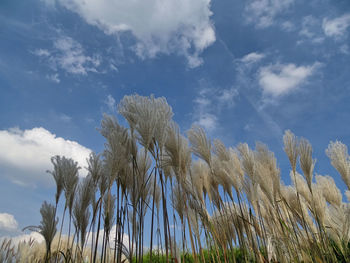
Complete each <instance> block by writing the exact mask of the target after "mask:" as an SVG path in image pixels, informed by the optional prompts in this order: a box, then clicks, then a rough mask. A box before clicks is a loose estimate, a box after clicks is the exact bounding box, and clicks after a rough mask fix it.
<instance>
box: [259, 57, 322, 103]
mask: <svg viewBox="0 0 350 263" xmlns="http://www.w3.org/2000/svg"><path fill="white" fill-rule="evenodd" d="M319 65H320V63H317V62H316V63H314V64H313V65H309V66H296V65H295V64H275V65H270V66H266V67H262V68H261V69H260V71H259V84H260V86H261V88H262V90H263V94H264V95H267V96H272V97H275V98H276V97H278V96H282V95H285V94H288V93H290V92H292V91H294V90H295V89H297V88H298V87H299V86H300V85H301V84H302V83H304V82H305V81H306V80H307V78H308V77H310V76H311V75H312V74H313V73H314V71H315V69H316V68H317V67H318V66H319Z"/></svg>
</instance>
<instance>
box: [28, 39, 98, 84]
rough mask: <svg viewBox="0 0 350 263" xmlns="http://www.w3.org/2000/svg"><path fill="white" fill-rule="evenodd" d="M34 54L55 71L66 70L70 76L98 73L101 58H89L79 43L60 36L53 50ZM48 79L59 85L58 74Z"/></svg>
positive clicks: (43, 50) (94, 56)
mask: <svg viewBox="0 0 350 263" xmlns="http://www.w3.org/2000/svg"><path fill="white" fill-rule="evenodd" d="M33 53H34V54H35V55H37V56H39V57H41V58H42V59H44V60H46V61H47V62H48V63H49V65H50V66H51V68H52V69H53V70H55V71H57V70H58V69H61V70H64V71H66V72H68V73H70V74H77V75H87V74H88V72H98V67H99V66H100V64H101V58H100V56H98V55H96V54H95V55H93V56H88V55H86V54H85V51H84V48H83V47H82V46H81V44H80V43H79V42H77V41H76V40H74V39H73V38H71V37H68V36H60V37H59V38H57V39H56V40H55V41H54V43H53V49H51V50H48V49H36V50H34V51H33ZM48 79H50V80H52V81H54V82H56V83H59V81H60V80H59V79H58V74H52V75H48Z"/></svg>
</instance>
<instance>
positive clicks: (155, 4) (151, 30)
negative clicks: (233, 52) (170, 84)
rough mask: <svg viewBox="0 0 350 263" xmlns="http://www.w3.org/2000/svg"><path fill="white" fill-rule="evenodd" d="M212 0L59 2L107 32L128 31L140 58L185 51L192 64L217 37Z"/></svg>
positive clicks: (77, 0)
mask: <svg viewBox="0 0 350 263" xmlns="http://www.w3.org/2000/svg"><path fill="white" fill-rule="evenodd" d="M210 2H211V1H210V0H205V1H203V0H192V1H187V0H163V1H147V2H145V1H142V0H136V1H114V0H106V1H80V0H73V1H65V0H57V3H60V4H61V5H63V6H65V7H66V8H67V9H69V10H71V11H73V12H76V13H78V14H79V15H80V16H81V17H82V18H83V19H84V20H85V21H86V22H87V23H89V24H91V25H95V26H97V27H98V28H100V29H101V30H103V31H104V32H105V33H106V34H110V35H118V34H120V33H121V32H125V31H129V32H131V33H132V34H133V36H134V37H135V38H136V44H135V45H134V47H133V50H134V51H135V53H136V54H137V55H138V56H139V57H141V58H154V57H155V56H157V55H158V54H159V53H163V54H169V53H175V54H180V55H184V56H185V57H186V58H187V60H188V65H189V66H190V67H196V66H199V65H200V64H201V63H202V59H201V57H200V54H201V52H202V51H203V50H204V49H206V48H207V47H208V46H210V45H211V44H213V43H214V41H215V39H216V38H215V29H214V25H213V23H212V21H211V20H210V17H211V15H212V12H211V10H210V4H211V3H210Z"/></svg>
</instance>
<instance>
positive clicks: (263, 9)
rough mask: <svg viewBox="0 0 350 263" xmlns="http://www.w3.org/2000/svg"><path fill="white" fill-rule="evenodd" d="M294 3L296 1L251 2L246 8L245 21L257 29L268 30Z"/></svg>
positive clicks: (261, 0) (266, 0)
mask: <svg viewBox="0 0 350 263" xmlns="http://www.w3.org/2000/svg"><path fill="white" fill-rule="evenodd" d="M294 2H295V0H251V1H249V3H248V4H247V5H246V7H245V20H246V21H247V22H248V23H252V24H255V25H256V27H257V28H267V27H269V26H271V25H273V24H274V22H275V18H276V17H277V16H278V15H280V14H281V13H283V12H284V11H285V10H287V9H288V8H290V7H291V6H292V5H293V3H294Z"/></svg>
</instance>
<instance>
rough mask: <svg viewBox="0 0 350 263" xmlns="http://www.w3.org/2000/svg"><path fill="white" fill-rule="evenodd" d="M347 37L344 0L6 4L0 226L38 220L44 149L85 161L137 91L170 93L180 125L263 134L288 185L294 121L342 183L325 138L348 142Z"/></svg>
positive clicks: (45, 196) (230, 142)
mask: <svg viewBox="0 0 350 263" xmlns="http://www.w3.org/2000/svg"><path fill="white" fill-rule="evenodd" d="M349 35H350V2H349V1H348V0H338V1H332V0H311V1H302V0H249V1H238V0H214V1H211V0H191V1H188V0H176V1H175V0H146V1H145V0H135V1H122V0H104V1H97V0H85V1H84V0H41V1H40V0H26V1H19V0H17V1H16V0H2V1H0V90H1V93H0V195H1V196H0V236H4V235H10V236H20V235H23V233H22V232H21V229H22V228H23V227H25V226H27V225H37V224H38V223H39V222H40V213H39V209H40V206H41V204H42V202H43V201H44V200H47V201H50V202H54V193H55V184H54V180H53V179H52V178H51V175H50V174H48V173H46V172H45V171H46V170H50V169H52V167H51V163H50V157H51V156H53V155H56V154H59V155H66V156H67V157H71V158H73V159H75V160H76V161H78V162H79V164H80V166H81V167H86V163H85V159H86V157H87V156H88V154H89V153H90V151H95V152H101V151H102V150H103V147H104V146H103V144H104V139H103V137H102V136H101V135H100V134H99V132H98V130H97V129H98V128H99V126H100V121H101V119H102V116H103V113H108V114H117V110H116V105H117V104H118V102H119V101H120V100H121V99H122V98H123V96H125V95H130V94H134V93H137V94H140V95H143V96H149V95H151V94H154V95H155V96H156V97H159V96H164V97H165V98H166V99H167V101H168V103H169V104H170V105H171V107H172V109H173V112H174V120H175V121H176V122H177V123H178V124H179V126H180V128H181V130H182V132H183V133H185V132H186V131H187V130H188V129H189V128H190V127H191V125H192V124H193V123H197V124H199V125H201V126H203V127H204V128H205V129H206V131H207V133H208V134H209V137H210V138H212V139H213V138H219V139H221V140H222V141H223V142H224V143H225V144H226V146H235V145H237V144H238V143H239V142H247V143H248V144H249V145H250V146H251V147H254V144H255V142H256V141H261V142H263V143H266V144H268V146H269V148H270V150H272V151H274V152H275V154H276V156H277V159H278V164H279V166H280V168H281V172H282V174H281V177H282V180H283V181H284V182H286V183H287V184H289V183H290V180H289V170H290V167H289V164H288V160H287V157H286V156H285V154H284V152H283V141H282V137H283V133H284V131H285V130H287V129H290V130H291V131H292V132H293V133H295V134H296V135H297V136H300V137H305V138H307V139H308V140H309V141H310V142H311V143H312V145H313V147H314V158H316V159H317V163H316V168H315V172H316V173H318V174H322V175H326V174H328V175H331V176H332V177H333V178H334V179H335V181H336V183H337V185H338V187H339V188H341V189H342V190H345V186H344V184H343V183H342V182H341V180H340V176H339V175H338V174H337V172H336V171H335V169H333V168H332V167H331V166H330V163H329V160H328V158H327V156H326V154H325V149H326V148H327V146H328V144H329V142H330V141H335V140H340V141H342V142H343V143H344V144H346V145H350V125H349V115H348V114H349V113H350V106H349V102H350V74H349V72H350V36H349ZM117 118H118V120H119V121H120V122H121V123H122V124H124V125H126V122H125V120H123V119H122V117H120V116H117ZM81 174H82V175H84V174H86V171H84V169H82V170H81Z"/></svg>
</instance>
